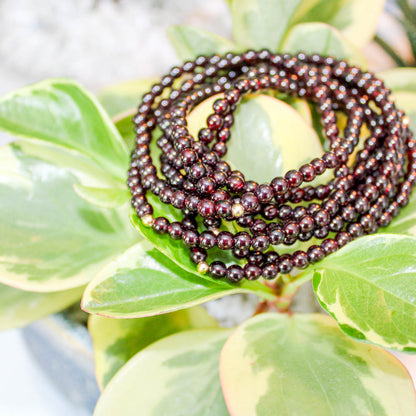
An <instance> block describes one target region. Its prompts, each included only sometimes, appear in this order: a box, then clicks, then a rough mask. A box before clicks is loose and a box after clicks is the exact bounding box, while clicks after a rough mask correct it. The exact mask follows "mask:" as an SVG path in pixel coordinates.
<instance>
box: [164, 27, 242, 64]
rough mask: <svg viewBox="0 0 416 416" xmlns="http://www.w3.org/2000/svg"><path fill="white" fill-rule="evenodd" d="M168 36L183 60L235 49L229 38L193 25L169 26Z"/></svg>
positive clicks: (221, 53)
mask: <svg viewBox="0 0 416 416" xmlns="http://www.w3.org/2000/svg"><path fill="white" fill-rule="evenodd" d="M168 36H169V39H170V41H171V43H172V45H173V47H174V48H175V51H176V53H177V54H178V56H179V57H180V58H181V59H182V60H184V61H186V60H188V59H195V58H196V57H197V56H198V55H213V54H216V53H217V54H220V55H223V54H225V53H227V52H230V51H232V50H233V49H235V46H234V44H233V42H231V41H230V40H228V39H226V38H223V37H221V36H219V35H216V34H215V33H211V32H207V31H206V30H203V29H199V28H197V27H193V26H187V25H177V26H171V27H169V29H168Z"/></svg>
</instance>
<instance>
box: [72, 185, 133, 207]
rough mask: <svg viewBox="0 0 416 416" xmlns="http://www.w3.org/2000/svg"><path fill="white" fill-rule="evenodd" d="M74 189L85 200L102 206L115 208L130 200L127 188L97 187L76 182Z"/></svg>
mask: <svg viewBox="0 0 416 416" xmlns="http://www.w3.org/2000/svg"><path fill="white" fill-rule="evenodd" d="M74 190H75V192H76V193H77V194H78V195H79V196H80V197H81V198H82V199H85V201H87V202H89V203H90V204H92V205H96V206H98V207H102V208H117V207H120V206H122V205H124V204H125V203H126V202H128V201H129V200H130V194H129V191H128V189H127V188H125V189H122V188H97V187H92V186H85V185H81V184H77V183H76V184H75V185H74Z"/></svg>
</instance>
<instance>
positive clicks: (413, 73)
mask: <svg viewBox="0 0 416 416" xmlns="http://www.w3.org/2000/svg"><path fill="white" fill-rule="evenodd" d="M377 76H378V77H380V78H381V79H382V80H383V81H384V82H385V83H386V86H387V87H388V88H390V89H391V90H392V91H393V93H395V92H398V91H403V92H413V93H416V68H394V69H391V70H389V71H384V72H380V73H378V74H377Z"/></svg>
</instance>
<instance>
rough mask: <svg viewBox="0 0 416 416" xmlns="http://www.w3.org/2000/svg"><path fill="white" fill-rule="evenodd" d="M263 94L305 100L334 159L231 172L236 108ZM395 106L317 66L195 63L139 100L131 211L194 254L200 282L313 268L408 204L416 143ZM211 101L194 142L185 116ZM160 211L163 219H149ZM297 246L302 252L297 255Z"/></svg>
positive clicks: (285, 57)
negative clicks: (266, 173) (218, 256)
mask: <svg viewBox="0 0 416 416" xmlns="http://www.w3.org/2000/svg"><path fill="white" fill-rule="evenodd" d="M259 92H261V93H271V94H284V95H286V96H290V97H299V98H302V99H304V100H307V101H308V104H310V105H311V106H314V107H315V110H316V114H317V116H318V118H319V119H320V123H321V125H322V133H323V136H324V138H325V140H326V143H325V146H324V147H325V149H327V150H326V151H325V152H323V154H322V155H321V156H320V157H316V158H314V159H312V160H310V161H307V160H306V161H303V162H302V163H303V164H302V165H299V166H293V169H289V170H288V171H286V172H284V173H283V174H282V175H281V176H277V177H270V179H269V182H266V183H261V182H260V183H259V182H257V181H256V180H255V179H258V178H250V177H248V176H249V175H247V177H246V176H245V174H246V173H247V172H243V171H241V170H239V169H240V168H239V166H238V163H237V161H236V160H233V163H232V166H231V162H230V163H228V162H227V152H228V147H229V146H230V145H232V144H233V142H232V141H233V140H234V138H233V133H234V129H233V128H232V126H233V125H234V124H235V121H236V120H238V117H239V114H238V112H236V111H237V109H238V106H239V103H240V102H241V101H242V99H243V98H244V99H250V95H251V94H256V93H259ZM390 94H391V93H390V90H389V89H388V88H387V87H386V86H385V85H384V83H383V81H381V80H379V79H377V78H376V77H375V76H374V75H373V74H372V73H369V72H366V71H364V70H361V69H360V68H357V67H354V66H349V65H348V64H347V63H346V62H345V61H337V60H336V59H335V58H333V57H321V56H319V55H317V54H314V55H311V56H309V55H307V54H305V53H302V52H300V53H298V54H297V55H295V56H291V55H289V54H274V53H271V52H270V51H268V50H262V51H253V50H249V51H246V52H243V53H240V54H238V53H232V54H231V53H230V54H226V55H225V56H220V55H213V56H202V55H201V56H199V57H198V58H197V59H196V60H195V61H192V60H189V61H187V62H185V63H184V64H183V65H181V66H177V67H174V68H172V69H171V70H170V71H169V73H168V74H166V75H165V76H163V77H161V80H160V81H159V82H158V83H155V84H154V85H153V86H152V87H151V88H150V91H148V92H147V93H145V94H143V97H142V103H141V104H139V106H138V112H137V114H136V115H135V116H134V118H133V121H134V131H135V134H136V137H135V148H134V150H133V151H132V153H131V162H130V167H129V169H128V173H127V185H128V187H129V188H130V192H131V197H132V200H131V204H132V207H133V209H134V211H135V212H136V214H137V215H138V217H140V219H141V222H142V224H143V225H144V226H146V227H151V228H152V230H153V231H154V232H155V233H158V234H167V237H169V238H171V239H173V240H179V241H178V242H177V243H175V244H183V245H184V246H186V247H189V248H188V250H189V252H190V257H191V260H192V261H193V262H194V263H195V264H196V265H197V266H196V268H197V270H198V272H200V273H206V272H208V273H209V274H210V276H212V277H213V278H227V279H228V280H229V281H231V282H234V283H238V282H240V281H241V279H243V278H246V279H248V280H256V279H258V278H259V277H260V276H263V277H264V278H265V279H274V278H277V276H278V275H279V274H286V273H290V272H291V271H292V269H293V268H296V269H303V268H305V267H308V265H309V264H311V263H316V262H319V261H320V260H322V259H323V258H324V257H325V256H328V255H331V254H332V253H334V252H336V251H337V250H338V249H340V248H342V247H343V246H345V245H346V244H348V243H349V242H350V241H352V240H354V239H356V238H360V237H361V236H364V235H367V234H372V233H374V232H376V231H377V230H378V229H379V228H380V227H386V226H388V225H389V224H390V223H392V222H393V221H394V220H395V217H396V216H397V215H398V214H399V212H400V209H401V208H402V207H405V206H406V205H407V204H408V203H409V200H410V197H411V193H412V190H413V185H414V182H415V181H416V140H415V139H414V137H413V133H412V131H411V130H410V128H409V127H410V124H409V123H410V119H409V118H408V116H406V115H404V113H403V111H401V110H400V109H398V108H397V107H396V104H395V102H394V100H393V99H392V97H391V95H390ZM214 96H215V98H213V101H212V104H210V105H211V108H212V110H211V113H210V114H209V115H208V116H207V117H206V123H201V126H199V127H198V130H197V131H198V133H197V135H196V136H195V135H194V133H192V132H191V130H190V129H189V127H188V119H187V116H188V115H189V114H190V113H191V112H192V111H193V110H194V109H195V107H196V106H197V105H199V104H200V103H202V102H204V101H206V100H208V99H210V98H211V97H214ZM341 113H342V114H343V118H345V120H346V121H345V125H344V127H343V130H342V131H341V130H340V128H339V120H338V118H339V114H341ZM255 122H256V121H255V120H254V121H253V123H255ZM363 126H366V132H365V135H366V138H365V140H363V141H362V140H360V137H363V130H362V127H363ZM253 127H254V128H255V125H254V126H253ZM156 128H157V129H158V134H157V135H156V137H157V138H156V139H153V137H155V129H156ZM159 132H160V133H159ZM259 137H261V136H259ZM152 140H155V143H152ZM236 140H237V139H236ZM153 144H154V145H155V146H157V147H158V148H159V153H160V155H157V156H156V155H155V154H153V147H152V146H153ZM241 145H244V144H241ZM256 146H257V148H256V154H255V155H254V152H253V164H254V167H256V165H255V164H262V163H263V160H262V157H259V156H257V150H259V151H260V152H261V151H262V146H263V143H262V141H261V139H260V138H259V140H258V143H256ZM268 152H269V149H267V148H264V158H267V157H268V154H267V153H268ZM259 154H260V153H259ZM156 159H158V160H156ZM158 162H160V163H158ZM324 173H326V175H328V176H326V175H325V176H321V175H323V174H324ZM315 179H316V180H315ZM318 180H319V182H318ZM150 194H152V195H151V197H150ZM162 205H170V206H171V207H167V206H166V207H163V206H162ZM164 208H166V211H165V212H166V218H165V217H163V216H158V217H157V218H154V216H155V217H156V214H154V213H153V211H155V213H158V215H160V213H161V212H163V209H164ZM173 218H175V219H176V221H173V222H172V220H173ZM169 238H168V239H167V241H166V244H169ZM312 239H313V240H312ZM309 241H310V243H307V242H309ZM312 241H313V242H312ZM299 242H302V244H303V245H304V246H305V248H304V250H296V249H295V248H294V249H293V251H292V252H291V250H290V248H291V247H295V244H298V243H299ZM282 245H284V246H287V247H283V246H282ZM216 248H219V249H221V250H229V254H230V256H231V258H232V257H234V258H235V262H234V263H235V264H233V262H232V261H230V262H229V263H228V266H227V265H225V264H224V263H223V262H221V261H217V260H215V258H214V259H213V260H214V261H213V262H212V263H211V264H210V265H208V263H207V262H206V260H207V255H208V253H207V250H211V249H214V251H212V253H215V249H216ZM283 249H284V251H283ZM288 251H289V253H287V252H288ZM214 257H215V256H214Z"/></svg>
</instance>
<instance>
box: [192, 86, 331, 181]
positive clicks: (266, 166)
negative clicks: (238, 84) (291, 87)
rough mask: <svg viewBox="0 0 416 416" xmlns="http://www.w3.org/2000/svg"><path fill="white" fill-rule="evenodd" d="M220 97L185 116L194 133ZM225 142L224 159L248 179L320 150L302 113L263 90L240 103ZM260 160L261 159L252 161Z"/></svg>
mask: <svg viewBox="0 0 416 416" xmlns="http://www.w3.org/2000/svg"><path fill="white" fill-rule="evenodd" d="M219 97H221V94H218V95H215V96H213V97H211V98H209V99H208V100H205V101H204V102H203V103H201V104H200V105H198V106H197V107H196V108H195V109H194V110H193V111H192V112H191V113H190V115H189V116H188V118H187V120H188V128H189V131H190V133H191V134H192V135H193V136H194V137H198V131H199V130H200V129H201V128H203V127H204V126H205V125H206V118H207V117H208V115H209V114H211V113H212V112H213V110H212V104H213V102H214V101H215V100H216V99H218V98H219ZM259 143H261V146H259ZM227 146H228V151H227V155H226V160H227V161H228V162H230V164H231V165H232V166H233V167H234V168H235V169H239V170H241V171H242V172H244V175H245V176H246V178H247V179H252V180H255V181H258V182H260V183H261V182H264V181H270V180H271V179H272V178H273V177H274V176H277V175H282V174H285V173H286V172H287V171H288V170H290V169H295V168H298V167H300V166H301V165H302V164H303V163H306V162H308V161H310V160H311V159H313V158H314V157H318V156H321V155H322V153H323V149H322V146H321V143H320V140H319V138H318V136H317V135H316V133H315V131H314V130H313V129H312V127H311V126H310V125H309V124H308V123H306V122H305V120H304V119H303V118H302V116H301V115H300V114H299V113H298V112H297V111H296V110H295V109H293V108H292V107H291V106H290V105H288V104H286V103H284V102H283V101H281V100H278V99H276V98H273V97H270V96H268V95H264V94H259V95H252V96H250V97H249V98H248V99H247V100H246V101H244V102H243V103H242V104H241V105H239V107H238V109H237V111H236V113H235V121H234V125H233V126H232V128H231V140H230V141H229V142H228V144H227ZM259 160H260V161H261V163H255V161H259Z"/></svg>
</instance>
